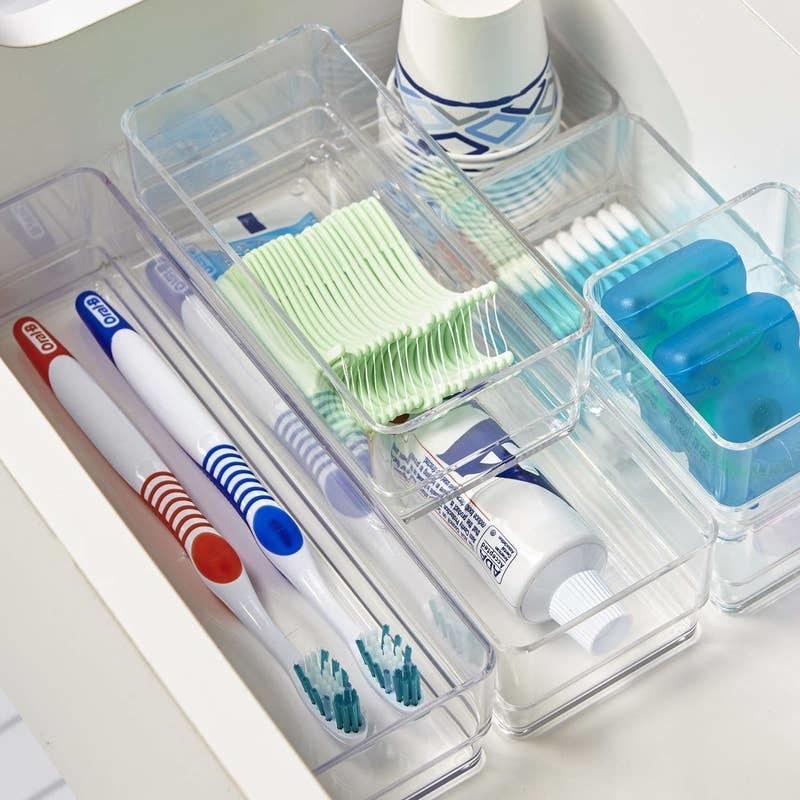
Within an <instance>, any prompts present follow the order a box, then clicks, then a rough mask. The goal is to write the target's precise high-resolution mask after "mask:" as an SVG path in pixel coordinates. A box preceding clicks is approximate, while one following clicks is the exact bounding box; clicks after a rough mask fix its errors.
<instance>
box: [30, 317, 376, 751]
mask: <svg viewBox="0 0 800 800" xmlns="http://www.w3.org/2000/svg"><path fill="white" fill-rule="evenodd" d="M14 338H15V339H16V340H17V343H18V344H19V345H20V347H21V348H22V350H23V352H24V353H25V355H26V356H27V357H28V359H29V360H30V361H31V363H32V364H33V366H34V367H35V368H36V370H37V371H38V372H39V374H40V375H41V377H42V378H43V379H44V380H45V382H46V383H47V384H48V385H49V386H50V388H51V389H52V391H53V394H55V396H56V398H57V399H58V400H59V402H60V403H61V405H62V406H63V407H64V409H65V410H66V411H67V412H68V413H69V415H70V416H71V417H72V418H73V420H75V422H76V423H77V425H78V427H80V429H81V430H82V431H83V432H84V433H85V434H86V436H87V437H88V438H89V440H90V441H91V442H92V444H94V446H95V447H96V448H97V449H98V451H99V452H100V453H101V454H102V455H103V456H104V457H105V459H106V460H107V461H108V462H109V464H111V466H112V467H113V468H114V470H115V471H116V472H117V473H118V474H119V475H120V476H121V477H122V478H123V479H124V480H125V482H126V483H127V484H128V485H129V486H130V487H131V488H132V489H133V490H134V491H135V492H136V493H137V494H138V495H139V496H140V497H141V498H142V499H143V500H144V501H145V502H146V503H147V504H148V505H149V506H150V507H151V508H152V509H153V511H154V512H155V513H156V515H157V516H158V518H159V519H160V520H161V521H162V522H163V523H164V525H165V526H166V527H167V528H169V530H170V531H171V532H172V534H173V536H174V537H175V538H176V539H177V540H178V542H179V543H180V544H181V546H182V547H183V548H184V550H185V551H186V554H187V555H188V556H189V560H190V561H191V563H192V566H194V568H195V570H196V571H197V574H198V575H199V576H200V579H201V580H202V582H203V583H204V584H205V585H206V586H207V587H208V588H209V589H210V590H211V591H212V592H213V593H214V594H215V595H216V596H217V597H218V598H219V599H220V600H221V601H222V602H223V603H224V604H225V605H226V606H227V607H228V608H229V609H230V610H231V611H232V612H233V614H234V615H235V616H236V617H237V618H238V619H239V621H240V622H241V623H242V624H243V625H244V626H245V627H246V628H247V629H248V630H249V631H250V632H251V633H252V634H253V635H254V636H255V637H256V639H258V641H259V642H261V644H262V645H263V646H264V647H265V648H266V649H267V650H268V651H269V652H270V653H271V654H272V655H273V657H274V658H275V659H276V660H277V661H278V663H280V664H281V666H283V668H284V669H285V670H286V672H287V674H288V675H289V677H290V678H291V680H292V684H293V685H294V687H295V690H296V691H297V693H298V694H299V695H300V697H301V698H302V700H303V703H304V705H305V707H306V708H307V709H308V710H309V711H310V712H311V713H312V714H314V717H315V718H316V719H318V720H319V721H320V722H321V723H322V724H323V726H324V727H325V729H326V730H327V731H328V732H329V733H331V734H332V735H333V736H335V737H336V738H337V739H339V740H340V741H353V740H356V739H359V740H360V739H363V738H364V736H365V734H366V728H365V726H364V719H363V717H362V715H361V710H360V704H359V698H358V693H357V691H356V690H355V689H354V688H353V687H352V686H351V685H350V681H349V678H348V676H347V672H346V671H345V670H344V669H342V668H341V666H340V665H339V663H338V662H337V661H336V660H334V659H331V658H330V656H329V654H328V652H327V651H325V650H320V651H317V652H314V653H309V654H308V655H306V656H305V657H303V656H301V655H300V653H299V651H298V650H297V649H296V648H295V647H294V646H293V645H292V644H291V643H290V642H289V641H288V639H286V637H285V636H284V635H283V634H282V633H281V631H280V630H279V629H278V627H277V626H276V625H275V623H274V622H273V620H272V619H271V618H270V616H269V614H267V611H266V610H265V608H264V606H263V605H262V604H261V602H260V601H259V599H258V596H257V595H256V592H255V589H254V588H253V585H252V583H251V582H250V578H249V577H248V575H247V573H246V572H245V570H244V567H243V565H242V562H241V559H240V558H239V555H238V553H237V552H236V550H234V548H233V547H232V546H231V545H230V544H229V543H228V542H227V541H226V540H225V539H224V538H223V537H222V536H221V535H220V534H219V533H218V532H217V531H216V530H215V529H214V528H213V527H212V525H211V523H210V522H208V520H207V519H206V518H205V517H204V516H203V514H202V513H201V512H200V511H199V509H198V508H197V507H196V506H195V505H194V503H193V502H192V500H191V498H190V497H189V495H188V494H186V492H185V490H184V489H183V487H182V486H181V485H180V483H179V482H178V480H177V478H175V476H174V475H173V474H172V473H171V472H170V471H169V469H168V467H167V466H166V464H164V462H163V461H162V460H161V459H160V458H159V456H158V454H157V453H156V452H155V450H153V448H152V447H151V446H150V445H149V444H148V442H147V440H146V439H145V438H144V436H142V434H141V433H140V432H139V431H138V430H137V429H136V428H135V427H134V425H133V423H132V422H131V421H130V420H129V419H128V417H127V416H125V414H124V413H123V412H122V410H121V409H120V408H119V407H118V406H117V405H116V404H115V403H114V401H113V400H112V399H111V398H110V397H109V396H108V395H107V394H106V393H105V392H104V391H103V390H102V389H101V388H100V386H99V385H98V384H97V383H96V382H95V381H94V379H93V378H92V377H91V376H90V375H89V373H87V372H86V370H84V369H83V367H82V366H81V365H80V364H79V363H78V361H77V360H76V359H75V358H73V356H72V355H71V354H70V353H69V351H68V350H67V349H66V348H65V347H64V346H63V345H62V344H61V343H60V342H59V341H58V340H57V339H56V338H55V337H54V336H53V335H52V334H51V333H50V332H49V331H48V330H47V329H46V328H45V327H44V326H43V325H41V323H39V322H37V321H36V320H35V319H34V318H33V317H21V318H20V319H18V320H17V321H16V323H15V324H14Z"/></svg>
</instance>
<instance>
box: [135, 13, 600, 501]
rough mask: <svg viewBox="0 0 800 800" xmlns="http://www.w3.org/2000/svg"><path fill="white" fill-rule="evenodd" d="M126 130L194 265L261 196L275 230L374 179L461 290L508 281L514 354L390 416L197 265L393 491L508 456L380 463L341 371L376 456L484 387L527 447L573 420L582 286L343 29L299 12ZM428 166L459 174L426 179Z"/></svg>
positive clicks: (243, 334) (270, 369)
mask: <svg viewBox="0 0 800 800" xmlns="http://www.w3.org/2000/svg"><path fill="white" fill-rule="evenodd" d="M386 124H388V125H389V127H390V130H391V135H390V136H388V137H387V128H386ZM123 129H124V131H125V134H126V136H127V137H128V139H129V152H130V158H131V165H132V172H133V178H134V184H135V188H136V193H137V196H138V199H139V200H140V202H141V203H142V204H143V205H144V206H145V208H147V209H148V210H149V212H150V213H151V214H152V215H153V216H154V217H155V218H157V219H158V221H159V222H160V224H161V225H162V226H163V227H164V228H165V229H166V231H167V232H168V234H169V237H170V238H171V240H172V241H174V242H176V243H177V245H178V247H179V248H181V249H182V251H183V255H184V257H183V259H182V260H183V263H184V265H186V266H187V268H188V269H190V270H192V265H193V263H194V262H193V261H192V258H191V254H192V253H194V254H195V256H197V254H198V251H199V252H200V253H201V257H203V258H206V259H208V258H211V259H212V260H213V259H216V260H217V261H218V260H219V259H222V260H226V259H229V260H233V259H236V258H237V255H236V253H235V252H234V250H233V249H232V247H231V245H230V244H229V240H230V225H231V220H233V221H234V222H235V220H236V219H237V217H238V216H240V215H242V214H246V213H247V212H255V213H256V215H257V216H258V217H259V219H260V220H261V221H262V222H263V223H264V225H265V226H266V228H267V229H272V228H274V227H279V226H282V225H287V224H290V223H293V222H295V221H297V220H298V219H301V218H303V217H304V216H305V215H306V214H308V213H309V212H310V213H312V214H313V215H314V217H315V218H318V219H321V218H323V217H325V216H326V215H327V214H329V213H330V212H331V211H333V210H334V209H337V208H339V207H341V206H344V205H347V204H350V203H352V202H354V201H358V200H361V199H363V198H365V197H369V196H374V197H377V198H378V199H379V200H380V202H381V203H382V205H383V206H384V207H385V209H386V210H387V211H388V213H389V214H390V216H391V217H392V219H393V221H394V222H395V223H396V224H397V226H398V227H399V229H400V231H401V232H402V235H403V237H404V238H405V239H406V240H407V241H408V242H409V244H410V245H411V247H412V248H413V250H414V251H415V253H416V254H417V255H418V256H419V257H420V259H421V260H422V262H423V263H424V265H425V267H426V268H427V269H428V271H429V272H430V274H431V275H433V276H434V277H435V279H436V280H437V281H438V282H440V283H441V284H443V285H445V286H447V287H449V288H451V289H455V290H459V291H461V290H465V289H467V288H470V287H474V286H477V285H480V284H483V283H485V282H486V281H487V280H494V281H495V282H496V283H497V287H498V288H497V294H496V296H495V299H494V308H495V309H496V312H497V315H496V317H495V318H493V321H492V324H491V326H489V334H490V335H489V338H490V339H493V340H496V341H498V342H501V343H504V344H503V346H504V347H506V348H507V350H508V351H510V352H511V353H512V354H513V356H514V361H513V363H512V364H510V366H507V367H505V368H504V369H502V370H501V371H500V372H497V373H495V374H493V375H491V376H489V377H487V378H484V379H482V380H480V381H476V382H474V383H473V384H472V385H470V386H468V387H467V388H466V389H465V390H464V391H462V392H460V393H458V394H456V395H454V396H452V397H450V398H448V399H447V400H445V401H444V402H442V403H440V404H439V405H437V406H435V407H433V408H431V409H429V410H427V411H425V412H424V413H421V414H419V415H418V416H416V417H412V418H411V419H409V420H407V421H399V422H398V423H397V424H384V423H379V422H377V421H376V420H375V419H374V418H373V417H371V416H370V414H369V413H367V412H366V411H365V409H364V408H363V406H361V404H360V403H359V402H358V400H356V398H355V397H354V396H353V395H352V394H351V393H350V392H349V391H348V389H347V388H346V387H345V386H344V384H343V383H342V382H341V381H340V380H339V379H338V378H337V376H336V375H335V374H334V373H333V372H332V371H331V369H330V367H329V366H328V364H327V363H326V362H325V360H324V359H323V358H322V356H321V355H320V354H319V353H317V352H315V351H314V349H313V347H311V345H310V343H309V342H308V340H307V339H306V338H305V337H304V336H303V334H302V333H301V332H300V331H299V330H298V329H297V328H296V327H295V326H294V325H293V324H292V323H291V322H289V321H288V320H287V319H286V318H285V316H284V315H283V314H282V312H281V311H280V309H279V308H278V306H277V305H276V304H275V303H274V301H272V299H271V298H270V297H269V296H268V295H267V294H266V293H265V292H264V291H263V290H261V292H260V295H259V296H260V297H261V299H262V300H263V301H264V303H265V304H266V306H265V307H268V308H270V309H272V312H273V313H274V316H275V318H276V319H278V320H280V322H279V327H280V336H277V337H275V336H273V337H264V336H262V337H260V338H259V337H257V336H254V335H253V332H252V331H251V330H250V329H248V328H247V326H245V325H244V324H243V323H242V321H241V320H240V319H238V318H236V317H235V315H234V314H232V313H231V308H230V306H228V305H227V304H225V303H224V302H223V301H222V300H221V298H220V296H219V294H218V292H217V291H216V290H215V285H214V282H213V279H212V278H210V277H209V275H208V274H207V273H206V272H205V271H204V270H203V269H199V268H197V267H196V266H195V267H194V269H193V270H192V274H191V281H192V284H193V286H194V287H195V288H196V290H197V291H198V292H199V293H201V294H202V295H203V296H204V297H205V298H206V299H207V300H208V302H209V303H210V304H211V305H212V306H213V307H214V308H217V309H218V310H219V311H220V312H221V313H222V314H224V315H225V317H226V320H227V321H228V324H229V325H230V327H231V329H232V330H233V331H234V333H235V335H236V337H237V339H238V340H239V341H240V343H241V344H242V346H243V348H244V349H245V350H246V352H248V353H249V354H250V355H252V356H253V357H254V358H255V360H256V361H257V362H258V363H259V365H260V367H261V368H262V369H263V370H264V371H265V373H266V374H269V375H271V376H273V377H274V378H275V380H276V383H277V385H278V386H279V388H280V391H281V392H282V393H283V395H284V397H285V399H286V400H288V401H289V402H290V403H291V404H292V405H293V406H295V407H296V408H297V410H298V413H299V414H300V415H301V416H302V417H303V418H304V420H305V421H307V422H308V423H309V425H310V426H311V427H312V428H313V429H314V430H315V432H316V433H317V434H318V435H319V436H320V437H321V438H322V439H323V440H324V441H325V442H326V444H327V446H328V448H329V449H330V450H331V451H332V452H333V453H334V454H336V455H337V457H338V458H339V459H340V460H341V461H342V462H343V463H344V464H345V465H346V468H347V469H348V470H349V471H350V472H351V473H352V475H353V476H355V477H356V479H357V481H358V482H360V483H363V484H365V485H366V487H367V489H368V491H369V492H370V493H371V494H372V495H373V496H374V497H377V498H380V499H381V500H383V501H384V502H385V503H386V504H387V505H388V506H389V507H391V508H393V509H395V510H397V511H398V512H399V513H401V514H402V515H403V516H413V515H415V514H420V513H424V511H425V509H427V508H430V507H432V505H433V504H435V502H436V500H437V498H438V497H439V496H441V495H442V493H445V494H447V493H450V492H455V491H457V490H458V488H459V481H458V480H454V479H453V476H454V475H455V474H456V472H457V470H458V468H459V467H460V466H461V464H462V463H467V462H470V463H478V462H480V463H481V464H484V466H483V467H482V468H481V470H480V471H479V473H478V474H475V475H470V477H469V481H472V482H474V481H476V480H478V479H479V478H480V475H481V474H483V473H484V472H486V471H487V470H489V469H495V468H497V467H499V466H501V465H497V464H496V462H494V461H492V460H491V458H489V456H490V455H491V449H492V448H487V449H486V450H484V451H482V452H468V453H461V454H460V456H459V459H458V463H456V461H451V460H448V458H447V457H446V456H444V455H443V454H438V455H439V458H438V461H437V465H436V467H435V468H434V469H433V470H432V471H430V472H428V473H426V474H421V473H420V472H416V473H414V474H413V475H410V474H409V473H408V472H402V471H401V470H394V469H392V470H384V469H376V470H375V472H374V473H373V472H370V469H369V466H368V465H367V463H366V459H364V458H361V457H359V456H357V455H354V453H353V448H352V447H349V448H348V447H346V446H344V445H343V443H342V442H343V441H345V440H346V438H347V437H346V436H343V435H338V434H337V433H336V432H335V430H334V429H333V427H332V425H331V423H330V421H329V419H326V418H324V416H323V414H324V412H320V411H319V409H320V408H321V406H322V404H321V402H320V397H329V396H330V392H329V388H330V387H332V388H333V389H334V390H335V392H336V393H337V397H338V398H341V402H342V403H343V411H344V415H345V417H346V419H347V420H348V421H349V423H351V424H352V425H354V426H355V428H356V429H357V431H361V432H363V435H366V437H367V438H368V439H369V444H370V449H371V454H372V459H371V460H372V464H373V466H375V465H381V464H385V463H388V462H389V461H390V460H392V459H394V460H395V462H399V461H402V460H403V459H405V458H407V457H408V455H409V454H410V453H412V452H413V451H414V449H415V447H416V446H417V437H418V435H419V434H424V431H425V429H426V426H427V425H429V424H430V423H432V422H436V421H440V420H441V419H442V418H444V417H445V416H447V415H448V414H450V413H451V412H453V411H454V410H457V409H458V408H459V407H460V406H462V405H463V404H465V403H467V402H471V401H473V400H478V401H480V403H481V404H482V405H483V406H484V407H485V408H487V409H488V410H490V412H491V413H492V414H493V415H494V416H495V418H496V419H497V421H498V422H499V423H500V424H501V425H502V427H503V428H504V429H505V430H506V431H508V432H509V433H510V434H511V435H513V436H514V438H515V441H516V442H517V443H518V445H519V447H520V448H521V449H522V451H523V452H528V451H532V450H533V449H535V448H537V447H540V446H541V445H543V444H545V443H547V442H549V441H552V440H554V439H555V438H557V437H558V436H560V435H563V434H564V433H565V432H566V431H568V430H569V429H570V428H571V427H572V426H573V425H574V423H575V420H576V418H577V414H578V407H579V402H580V397H581V395H582V393H583V391H584V389H585V378H586V371H587V358H586V356H587V343H586V336H587V332H588V330H589V327H590V325H589V317H588V313H587V310H586V307H585V305H584V304H583V301H582V298H581V297H580V296H579V295H578V294H576V293H574V292H573V291H572V290H571V289H570V288H569V287H568V286H567V285H566V284H565V283H564V282H563V280H562V279H561V277H560V275H559V274H558V273H557V272H555V271H553V270H552V268H551V267H550V266H549V265H547V264H545V263H544V262H540V261H538V260H536V259H535V257H534V256H532V254H531V252H530V250H528V248H527V247H526V245H525V244H524V242H523V241H522V239H521V238H520V237H519V236H518V235H517V234H515V233H514V232H513V231H512V229H511V228H510V227H508V225H507V224H506V223H505V222H503V221H502V218H501V217H500V216H499V215H498V214H497V213H496V212H495V211H494V210H493V209H492V208H491V207H490V206H489V205H487V204H486V203H485V201H484V200H482V199H481V197H480V195H479V194H478V193H477V192H475V190H474V189H473V188H472V186H471V184H470V182H469V181H467V180H466V179H465V178H464V177H463V176H462V175H461V173H460V172H458V171H457V170H456V169H455V167H454V166H453V165H452V163H451V162H450V161H449V160H448V159H447V158H446V157H445V156H444V155H443V154H442V153H441V151H440V150H439V149H438V148H437V147H436V146H435V145H434V144H433V142H432V141H431V140H430V139H428V137H427V136H426V135H425V134H423V133H422V132H421V131H420V130H419V129H418V128H417V127H416V126H415V125H414V123H413V122H412V121H411V120H410V118H409V117H407V116H406V115H405V114H404V112H402V111H401V109H400V108H399V107H398V106H397V105H395V104H394V101H393V100H392V99H391V98H390V97H389V95H388V94H387V93H386V91H385V89H384V88H383V86H382V85H381V84H380V83H379V82H378V81H377V80H376V79H375V78H374V77H373V76H372V75H371V74H369V73H368V72H367V71H366V70H365V69H364V68H362V67H361V65H360V64H359V62H358V61H356V60H355V59H354V58H353V57H352V56H351V54H350V52H349V51H348V49H347V48H346V47H345V46H343V45H342V44H341V42H340V41H339V40H338V38H337V37H336V36H335V34H333V33H332V32H331V31H329V30H327V29H324V28H319V27H305V28H301V29H298V30H296V31H294V32H292V33H289V34H287V35H286V36H284V37H281V38H279V39H276V40H275V41H273V42H271V43H269V44H267V45H264V46H262V47H259V48H257V49H256V50H253V51H251V52H249V53H246V54H244V55H243V56H241V57H239V58H236V59H234V60H232V61H230V62H227V63H225V64H222V65H220V66H218V67H216V68H214V69H212V70H209V71H208V72H206V73H204V74H202V75H200V76H198V77H196V78H194V79H192V80H189V81H187V82H185V83H183V84H180V85H178V86H175V87H173V88H172V89H169V90H167V91H165V92H163V93H162V94H159V95H157V96H155V97H153V98H151V99H150V100H147V101H145V102H143V103H140V104H138V105H136V106H134V107H132V108H131V109H129V110H128V112H126V114H125V115H124V117H123ZM397 141H402V142H405V143H406V144H408V145H409V147H410V150H408V151H407V152H406V154H405V161H403V160H400V161H398V154H397V152H396V143H397ZM401 157H402V154H401ZM420 169H422V171H423V172H424V175H426V176H427V177H428V178H429V179H431V180H432V181H434V182H437V181H438V182H440V184H443V185H445V186H446V189H447V191H446V192H445V193H444V194H443V195H442V194H436V193H433V192H431V191H427V190H426V189H425V187H424V185H423V184H422V183H421V182H420V180H419V176H420V172H419V170H420ZM414 170H416V171H414ZM437 185H438V184H437ZM465 210H466V211H467V212H469V213H470V214H477V215H478V217H479V223H480V235H476V230H477V228H476V227H474V226H470V225H465V224H464V220H465V218H464V216H463V213H464V211H465ZM510 265H517V266H523V267H524V268H525V269H526V271H528V272H529V273H530V274H531V275H532V276H533V278H532V279H533V280H535V281H536V284H537V290H538V291H539V293H540V294H539V295H538V299H537V301H536V303H535V304H534V306H535V307H534V310H533V311H531V308H530V307H529V306H528V305H526V304H525V303H523V302H522V301H521V299H520V297H519V296H518V294H517V292H516V289H515V288H514V285H513V284H512V283H510V282H509V278H508V270H509V269H510ZM552 308H557V309H558V312H557V313H554V312H553V311H552V310H551V309H552ZM485 332H486V329H481V333H482V334H483V333H485ZM278 339H279V340H280V341H279V342H278V341H276V340H278ZM337 402H338V400H337ZM484 459H486V460H485V461H484Z"/></svg>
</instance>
